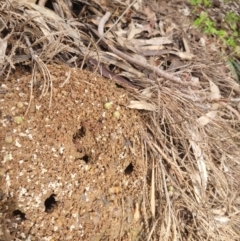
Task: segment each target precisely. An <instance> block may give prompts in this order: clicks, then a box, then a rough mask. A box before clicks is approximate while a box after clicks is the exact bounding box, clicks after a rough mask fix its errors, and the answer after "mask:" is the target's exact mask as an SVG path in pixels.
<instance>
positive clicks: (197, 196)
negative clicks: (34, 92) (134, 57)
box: [0, 1, 240, 241]
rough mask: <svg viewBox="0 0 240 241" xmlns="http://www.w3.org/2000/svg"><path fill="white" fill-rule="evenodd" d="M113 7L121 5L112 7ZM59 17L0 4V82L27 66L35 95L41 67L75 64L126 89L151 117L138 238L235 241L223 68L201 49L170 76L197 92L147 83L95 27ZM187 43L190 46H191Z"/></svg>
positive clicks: (231, 136) (239, 168) (233, 164)
mask: <svg viewBox="0 0 240 241" xmlns="http://www.w3.org/2000/svg"><path fill="white" fill-rule="evenodd" d="M116 3H117V2H116ZM95 4H96V3H95ZM60 7H61V6H60ZM92 8H94V9H95V10H96V9H97V8H96V6H95V5H93V6H92ZM59 9H60V10H61V11H60V12H61V14H63V16H69V14H70V15H71V13H70V11H69V10H68V8H64V7H62V8H59ZM99 9H100V10H101V8H99ZM121 9H123V10H126V6H124V4H122V5H119V10H121ZM96 12H97V10H96ZM61 14H60V13H57V12H56V13H54V12H48V11H43V8H41V7H39V6H37V5H35V4H26V9H24V8H23V6H22V5H18V4H16V2H10V1H1V2H0V16H1V18H0V23H1V28H0V29H1V34H2V35H1V38H2V39H1V44H0V50H1V51H2V53H4V54H3V55H5V58H3V60H2V59H1V60H0V76H5V77H6V78H7V77H8V76H9V75H10V73H12V71H13V69H15V68H16V67H17V66H18V65H19V64H20V65H26V66H30V67H31V68H32V73H33V78H32V82H31V86H32V88H33V85H34V81H35V80H34V78H35V76H36V71H39V72H40V73H41V74H42V76H43V77H44V83H43V86H44V88H43V92H42V96H44V93H46V92H47V91H51V73H50V72H49V71H48V69H47V68H46V65H45V63H51V62H59V63H64V64H68V65H70V66H72V67H81V66H82V67H83V62H84V63H88V64H89V63H92V64H93V65H94V68H95V67H96V68H97V69H98V70H99V71H100V72H101V74H103V75H105V76H108V77H110V78H113V79H115V81H117V83H120V84H122V85H123V86H125V87H126V88H127V89H129V88H130V89H132V88H133V89H135V92H134V93H133V92H131V93H130V94H131V95H132V96H133V98H134V99H135V100H137V101H145V103H150V104H151V105H152V106H154V111H144V110H143V111H142V118H143V120H144V123H145V126H144V127H143V129H144V130H145V131H144V134H143V137H142V138H143V157H144V160H145V162H146V166H147V169H146V175H145V185H144V187H143V189H144V193H145V196H144V199H143V202H142V206H141V208H140V210H141V215H142V218H143V222H144V224H145V229H146V230H147V237H146V240H188V241H191V240H197V241H200V240H222V241H229V240H239V235H240V231H239V230H240V227H239V224H240V223H239V218H238V217H239V211H240V210H239V205H240V191H239V184H240V149H239V147H240V134H239V133H240V132H239V129H240V128H239V127H240V125H239V113H238V109H237V106H238V103H239V92H240V91H239V85H238V84H237V83H236V82H235V81H234V80H233V79H232V78H231V77H230V76H228V75H227V72H226V71H222V72H221V71H219V70H221V66H223V64H222V63H219V64H217V63H216V60H215V59H214V57H212V59H211V57H210V54H209V53H208V51H207V50H206V51H202V50H201V51H199V52H198V51H197V50H196V53H195V55H197V56H198V58H197V60H196V61H195V62H190V64H189V65H188V67H185V68H183V69H181V71H179V76H181V77H182V78H184V77H186V78H185V79H187V77H188V76H195V79H196V80H197V82H196V83H197V84H198V87H193V88H192V87H186V86H183V85H181V84H180V85H179V84H177V83H174V82H171V81H167V80H165V79H162V78H156V77H147V76H146V75H144V74H143V73H142V71H141V68H140V69H139V68H138V67H136V66H134V64H133V63H131V64H130V63H128V62H127V61H123V60H122V59H121V58H119V57H118V56H117V55H116V54H114V53H112V52H111V48H110V51H109V52H108V50H106V47H107V46H106V43H105V42H102V41H100V43H101V44H100V43H98V44H97V45H96V44H95V43H97V42H98V41H99V37H98V35H97V30H96V29H97V26H96V28H94V25H93V24H92V25H90V24H89V23H87V22H86V21H85V22H82V21H77V20H75V19H68V21H67V22H66V21H64V20H63V18H62V17H59V16H61ZM96 14H99V11H98V12H97V13H96ZM102 16H103V14H102ZM102 16H99V17H100V18H101V17H102ZM80 19H83V15H81V16H80ZM117 21H119V19H117ZM94 31H95V32H94ZM110 32H112V33H114V28H112V29H111V31H110ZM105 38H106V39H108V43H109V42H111V43H112V44H113V45H114V46H115V48H121V49H123V48H124V47H123V46H120V45H118V43H117V41H113V39H112V37H111V36H110V37H109V36H107V35H106V36H105ZM189 44H190V45H191V47H192V49H197V48H194V47H199V46H194V44H196V43H193V42H192V43H189ZM4 46H6V47H4ZM126 50H129V49H128V47H126ZM125 52H127V51H125ZM128 53H129V52H128ZM216 56H217V55H216ZM216 56H215V57H216ZM206 59H208V61H209V62H206ZM94 61H95V62H94ZM94 63H95V64H94ZM110 64H113V65H114V66H115V68H116V69H118V68H119V69H120V75H117V74H113V73H112V72H107V69H104V66H108V65H110ZM129 79H131V80H132V81H131V82H129ZM190 81H193V78H192V79H191V78H190ZM32 88H31V89H32ZM136 90H137V92H136ZM126 91H127V90H126ZM30 99H31V98H30ZM136 108H137V107H136ZM141 109H144V108H141ZM207 116H208V117H207Z"/></svg>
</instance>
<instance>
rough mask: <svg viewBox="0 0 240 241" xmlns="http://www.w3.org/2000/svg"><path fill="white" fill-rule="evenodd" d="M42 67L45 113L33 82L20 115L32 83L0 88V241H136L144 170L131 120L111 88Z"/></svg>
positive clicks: (122, 97)
mask: <svg viewBox="0 0 240 241" xmlns="http://www.w3.org/2000/svg"><path fill="white" fill-rule="evenodd" d="M48 67H49V70H50V72H51V73H52V78H53V93H52V94H53V97H52V106H51V107H50V108H49V101H50V93H49V92H47V93H46V95H45V96H43V97H42V98H41V99H40V97H41V93H42V88H44V86H43V81H42V79H41V77H40V76H37V78H36V79H37V80H36V82H35V83H34V88H33V90H34V91H33V96H34V98H33V99H32V103H31V106H30V109H29V112H28V114H27V115H24V114H25V112H26V110H27V107H28V104H29V93H30V88H29V86H30V80H31V75H30V74H28V73H25V74H23V73H21V74H19V75H18V76H16V75H15V76H16V78H13V79H12V80H11V81H8V82H4V83H3V84H2V89H4V90H6V91H5V92H6V93H5V94H1V95H0V103H1V105H0V108H1V152H0V153H1V159H2V161H1V172H0V177H1V193H0V214H1V216H0V218H1V223H2V225H1V236H0V237H1V238H2V239H1V240H13V238H18V240H49V241H50V240H51V241H53V240H92V241H97V240H115V239H118V240H119V239H121V240H138V237H143V233H142V224H141V222H142V220H141V212H140V211H141V210H139V206H140V204H141V202H142V189H143V180H142V176H143V173H144V170H145V169H144V161H143V157H142V147H141V139H140V133H141V128H142V127H141V125H140V124H139V123H140V118H139V115H138V112H136V111H134V110H131V109H128V108H126V105H127V104H128V101H129V100H128V97H127V94H126V90H124V89H121V88H119V87H117V86H116V85H115V84H113V83H112V82H111V81H110V80H105V79H103V78H101V77H98V76H94V75H92V74H91V73H89V72H85V71H80V70H76V69H69V68H68V67H64V66H57V65H56V66H48ZM68 77H69V79H68ZM107 102H110V103H111V106H110V108H109V109H106V108H105V107H104V104H105V103H107ZM115 111H118V113H119V114H120V117H119V118H117V117H118V116H117V117H116V116H114V115H113V113H114V112H115Z"/></svg>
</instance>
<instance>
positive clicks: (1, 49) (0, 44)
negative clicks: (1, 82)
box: [0, 38, 8, 67]
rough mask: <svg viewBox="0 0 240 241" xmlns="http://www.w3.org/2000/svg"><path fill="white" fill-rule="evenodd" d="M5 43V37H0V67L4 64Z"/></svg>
mask: <svg viewBox="0 0 240 241" xmlns="http://www.w3.org/2000/svg"><path fill="white" fill-rule="evenodd" d="M7 43H8V41H7V40H6V39H2V38H0V67H1V66H2V65H3V64H4V59H5V53H6V49H7Z"/></svg>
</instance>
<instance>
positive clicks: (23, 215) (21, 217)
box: [12, 209, 26, 221]
mask: <svg viewBox="0 0 240 241" xmlns="http://www.w3.org/2000/svg"><path fill="white" fill-rule="evenodd" d="M12 215H13V216H15V217H17V218H18V217H19V218H20V219H21V220H22V221H24V220H26V214H25V213H23V212H21V211H20V210H19V209H16V210H14V211H13V213H12Z"/></svg>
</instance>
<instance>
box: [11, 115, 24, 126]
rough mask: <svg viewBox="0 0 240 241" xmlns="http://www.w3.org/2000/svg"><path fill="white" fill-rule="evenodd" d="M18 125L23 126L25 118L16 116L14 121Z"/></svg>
mask: <svg viewBox="0 0 240 241" xmlns="http://www.w3.org/2000/svg"><path fill="white" fill-rule="evenodd" d="M13 121H14V122H15V123H16V124H18V125H21V124H22V122H23V117H21V116H15V117H14V120H13Z"/></svg>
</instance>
